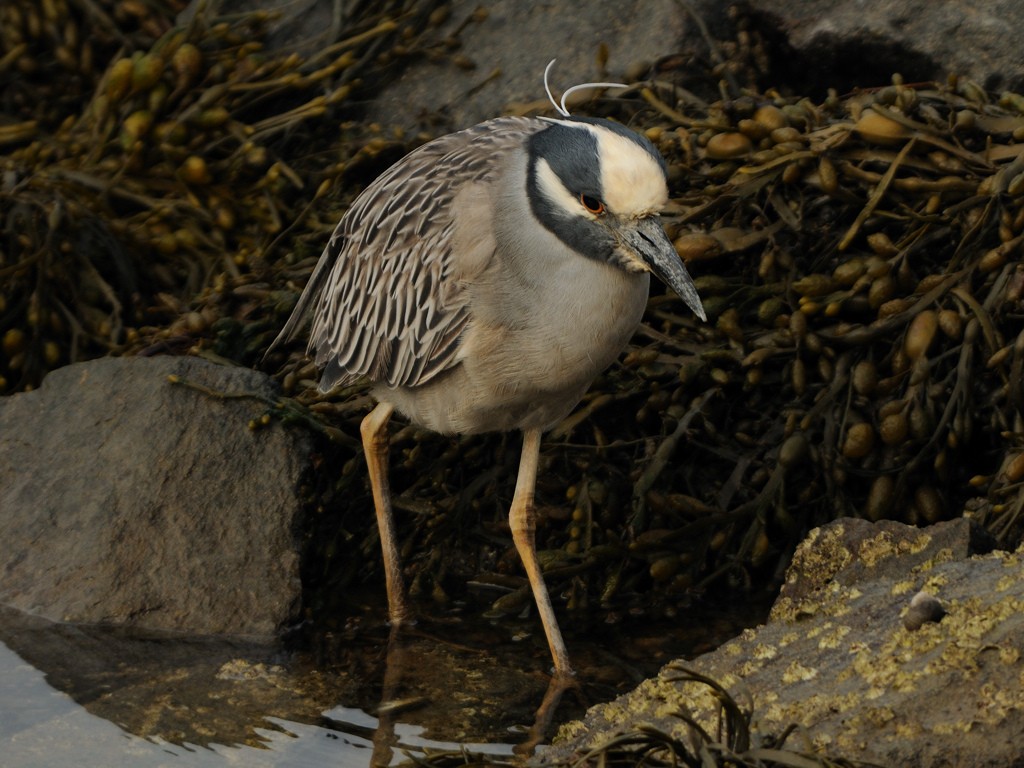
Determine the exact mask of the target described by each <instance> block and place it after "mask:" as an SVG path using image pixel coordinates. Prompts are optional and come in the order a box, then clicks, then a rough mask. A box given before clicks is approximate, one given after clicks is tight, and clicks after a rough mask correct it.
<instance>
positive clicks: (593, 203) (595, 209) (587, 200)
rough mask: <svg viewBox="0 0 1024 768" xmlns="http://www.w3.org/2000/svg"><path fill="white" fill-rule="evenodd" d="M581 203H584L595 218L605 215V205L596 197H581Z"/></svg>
mask: <svg viewBox="0 0 1024 768" xmlns="http://www.w3.org/2000/svg"><path fill="white" fill-rule="evenodd" d="M580 202H581V203H583V207H584V208H586V209H587V210H588V211H590V213H592V214H594V215H595V216H599V215H600V214H602V213H604V203H602V202H601V201H600V200H598V199H597V198H596V197H591V196H590V195H580Z"/></svg>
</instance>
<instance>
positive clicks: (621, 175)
mask: <svg viewBox="0 0 1024 768" xmlns="http://www.w3.org/2000/svg"><path fill="white" fill-rule="evenodd" d="M545 119H546V120H547V121H548V122H549V123H550V125H549V126H548V127H547V128H544V129H542V130H540V131H538V132H537V133H535V134H534V135H533V136H532V137H531V138H530V141H529V147H528V151H529V162H528V170H527V174H528V176H527V192H528V194H529V198H530V207H531V209H532V211H533V214H534V215H535V216H536V217H537V219H538V220H540V222H541V223H542V224H543V226H544V227H546V228H547V229H548V230H550V231H551V232H552V233H553V234H554V235H555V236H557V237H558V238H559V239H560V240H561V241H562V242H563V243H565V244H566V245H567V246H569V247H570V248H572V249H573V250H574V251H576V252H577V253H579V254H582V255H583V256H586V257H587V258H591V259H597V260H600V261H605V262H607V263H609V264H612V265H614V266H617V267H619V268H621V269H625V270H626V271H629V272H653V273H654V274H655V275H656V276H657V277H658V278H660V279H661V280H662V281H663V282H664V283H665V284H666V285H668V286H669V287H670V288H671V289H672V290H674V291H675V292H676V293H677V294H679V296H680V298H682V300H683V301H684V302H686V305H687V306H688V307H689V308H690V309H692V310H693V311H694V313H696V314H697V316H698V317H700V318H701V319H702V320H705V319H706V317H705V314H704V308H703V306H702V305H701V301H700V297H699V296H698V295H697V289H696V288H695V287H694V285H693V280H692V279H691V278H690V275H689V273H688V272H687V271H686V267H685V266H683V262H682V261H681V260H680V258H679V255H678V254H677V253H676V250H675V248H674V247H673V245H672V242H671V241H670V240H669V239H668V235H667V234H665V230H664V228H663V227H662V226H661V222H660V220H659V218H658V214H659V212H660V211H661V209H662V207H663V206H664V205H665V203H666V202H667V201H668V182H667V179H666V175H665V161H664V159H663V158H662V157H661V155H660V154H658V150H657V149H655V148H654V145H653V144H651V142H650V141H648V140H647V138H646V137H644V136H641V135H640V134H638V133H635V132H634V131H631V130H629V129H628V128H625V127H623V126H621V125H619V124H618V123H613V122H611V121H610V120H602V119H597V118H581V117H564V118H559V119H549V118H545Z"/></svg>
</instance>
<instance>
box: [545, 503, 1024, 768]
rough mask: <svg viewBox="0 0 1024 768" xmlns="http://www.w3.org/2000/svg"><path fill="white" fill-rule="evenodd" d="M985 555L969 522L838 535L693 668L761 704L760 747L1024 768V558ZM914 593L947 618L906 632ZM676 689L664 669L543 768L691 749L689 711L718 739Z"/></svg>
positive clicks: (691, 688)
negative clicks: (596, 754) (646, 731)
mask: <svg viewBox="0 0 1024 768" xmlns="http://www.w3.org/2000/svg"><path fill="white" fill-rule="evenodd" d="M976 545H977V537H976V531H975V530H974V528H973V526H972V525H971V524H970V523H969V521H966V520H960V521H952V522H949V523H942V524H939V525H935V526H931V527H929V528H924V529H916V528H912V527H909V526H904V525H900V524H897V523H877V524H869V523H865V522H864V521H860V520H851V519H842V520H838V521H836V522H834V523H830V524H829V525H826V526H823V527H822V528H820V529H816V530H815V531H814V532H812V534H811V535H810V537H809V538H808V539H807V540H806V541H805V542H804V543H803V544H802V545H801V546H800V548H799V550H798V553H797V556H796V558H795V559H794V563H793V565H792V566H791V568H790V571H789V578H787V589H788V591H789V595H788V596H783V597H781V598H780V599H779V601H778V603H777V604H776V607H775V610H774V611H773V618H772V619H771V620H770V621H769V622H768V623H767V624H765V625H764V626H762V627H759V628H757V629H752V630H747V631H746V632H744V633H743V634H742V635H740V636H739V637H737V638H735V639H734V640H732V641H730V642H728V643H726V644H725V645H723V646H722V647H721V648H719V649H717V650H715V651H714V652H712V653H708V654H705V655H703V656H700V657H698V658H697V659H694V660H693V661H690V662H686V663H685V666H686V667H688V668H691V669H694V670H696V671H697V672H699V673H702V674H705V675H709V676H710V677H712V678H714V679H716V680H718V681H720V682H721V683H723V684H724V685H725V686H726V688H728V689H729V690H730V692H731V693H732V695H734V697H735V698H736V699H737V700H738V701H740V702H748V701H750V702H752V705H753V723H752V730H753V731H754V733H755V738H764V737H767V736H779V735H780V734H782V733H783V731H784V730H785V729H786V728H787V726H789V725H791V724H797V725H798V726H799V727H800V729H801V731H800V736H801V738H802V737H804V736H805V737H806V740H807V741H806V743H807V744H809V745H811V746H813V748H814V749H815V750H817V751H820V752H823V753H829V754H832V755H840V756H842V757H845V758H848V759H849V758H855V759H858V760H864V761H868V762H873V763H877V764H880V765H899V766H940V765H942V766H947V765H957V766H993V767H994V766H1010V765H1020V764H1021V762H1020V761H1021V757H1020V756H1021V740H1020V734H1021V733H1024V675H1022V652H1024V641H1022V638H1024V552H1021V551H1018V552H1015V553H1009V552H1000V551H992V552H988V554H972V553H973V552H975V551H976V549H975V547H976ZM981 548H982V549H985V548H986V545H985V543H984V541H982V544H981ZM868 553H870V554H868ZM826 575H827V576H826ZM812 585H813V586H812ZM797 587H800V590H799V591H797ZM919 592H924V593H925V594H927V595H930V596H931V597H933V598H935V600H936V601H938V602H939V603H940V604H941V606H942V609H943V610H944V611H945V615H939V614H938V613H935V614H934V615H933V616H932V617H931V619H930V620H928V621H925V622H922V623H921V624H920V625H919V626H918V627H917V628H916V629H915V630H913V631H911V630H908V629H907V628H906V627H905V626H904V620H905V617H906V615H907V614H908V612H910V611H911V602H912V600H913V599H914V596H915V594H916V593H919ZM919 602H920V599H919ZM671 677H673V674H672V672H671V670H669V669H668V668H666V669H665V670H663V671H662V673H661V674H660V675H659V676H658V677H656V678H653V679H651V680H647V681H646V682H644V683H643V684H641V685H640V686H639V687H638V688H637V689H635V690H634V691H633V692H631V693H629V694H627V695H626V696H623V697H620V698H619V699H616V700H615V701H613V702H611V703H609V704H605V705H600V706H597V707H594V708H592V709H591V710H590V711H589V712H588V714H587V716H586V717H585V718H584V719H583V720H582V721H578V722H575V723H570V724H568V725H566V726H564V727H563V729H562V730H561V732H560V737H559V739H558V742H557V745H556V747H555V748H554V749H552V750H551V751H550V752H548V753H546V754H545V755H544V757H543V758H542V759H541V760H539V761H538V762H539V763H548V762H552V761H556V760H559V759H565V758H566V757H568V756H569V755H572V754H574V753H577V752H579V751H581V750H584V749H587V748H590V747H593V746H595V745H598V744H601V743H603V742H605V741H606V740H607V739H609V738H610V737H611V736H612V735H613V734H617V733H621V732H624V731H629V730H634V729H636V728H638V727H640V726H642V725H651V726H654V727H655V728H658V729H661V730H664V731H667V732H669V733H672V734H674V735H676V736H678V737H680V738H682V739H684V740H685V739H686V738H687V733H686V725H685V724H684V723H683V722H682V721H681V720H679V719H678V718H676V717H674V716H673V713H674V712H679V711H681V710H688V711H689V712H691V713H692V714H694V715H695V716H696V719H697V720H698V722H701V723H702V724H703V725H704V727H705V728H706V729H707V730H708V731H709V732H710V733H714V732H715V728H716V722H717V721H716V717H717V714H716V713H717V707H716V704H715V701H714V699H713V698H712V696H711V695H710V691H709V689H708V688H706V687H703V686H701V685H699V684H697V683H692V682H691V683H678V682H673V681H671V680H670V678H671ZM793 746H796V745H795V743H794V745H793Z"/></svg>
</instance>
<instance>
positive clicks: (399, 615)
mask: <svg viewBox="0 0 1024 768" xmlns="http://www.w3.org/2000/svg"><path fill="white" fill-rule="evenodd" d="M393 410H394V409H393V408H392V407H391V406H390V405H388V404H387V403H378V404H377V407H376V408H374V409H373V410H372V411H370V413H369V414H367V416H366V418H364V419H363V421H362V423H361V424H360V425H359V432H360V434H361V435H362V438H363V453H364V454H366V467H367V469H368V470H369V471H370V487H371V488H372V489H373V507H374V509H375V510H376V512H377V528H378V529H379V530H380V546H381V550H382V551H383V554H384V579H385V581H386V583H387V589H388V610H389V613H390V616H391V623H392V624H402V623H405V622H408V621H409V619H410V618H411V617H412V613H411V612H410V611H409V605H408V603H407V601H406V598H405V585H404V584H402V563H401V560H400V559H399V556H398V539H397V536H396V535H395V519H394V514H393V513H392V511H391V485H390V483H389V482H388V448H389V446H390V443H389V441H388V420H389V419H390V418H391V413H392V411H393Z"/></svg>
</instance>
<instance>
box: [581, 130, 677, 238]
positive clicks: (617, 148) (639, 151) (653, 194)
mask: <svg viewBox="0 0 1024 768" xmlns="http://www.w3.org/2000/svg"><path fill="white" fill-rule="evenodd" d="M594 134H595V135H596V136H597V141H598V154H599V156H600V158H601V188H602V190H603V193H604V203H605V205H606V206H608V210H609V211H611V212H612V213H614V214H617V215H619V216H625V217H629V218H637V217H640V216H647V215H650V214H652V213H657V212H658V211H660V210H661V209H662V208H663V207H664V206H665V203H666V202H668V186H667V185H666V183H665V172H664V171H663V170H662V169H661V166H660V165H659V164H658V161H657V160H656V159H655V158H653V157H651V155H650V153H648V152H647V151H646V150H645V149H644V148H643V147H641V146H640V145H638V144H637V143H636V142H633V141H630V140H629V139H627V138H625V137H623V136H619V135H618V134H616V133H613V132H611V131H609V130H605V129H602V128H596V129H595V130H594Z"/></svg>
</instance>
